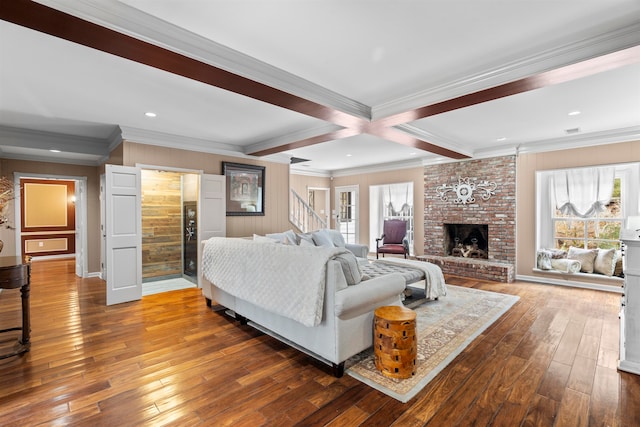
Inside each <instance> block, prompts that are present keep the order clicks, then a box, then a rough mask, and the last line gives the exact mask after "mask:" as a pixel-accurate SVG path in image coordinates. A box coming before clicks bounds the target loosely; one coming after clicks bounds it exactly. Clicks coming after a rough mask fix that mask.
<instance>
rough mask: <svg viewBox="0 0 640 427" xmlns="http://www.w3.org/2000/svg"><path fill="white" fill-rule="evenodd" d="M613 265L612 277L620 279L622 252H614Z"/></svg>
mask: <svg viewBox="0 0 640 427" xmlns="http://www.w3.org/2000/svg"><path fill="white" fill-rule="evenodd" d="M615 259H616V260H615V264H616V266H615V267H614V269H613V275H614V276H616V277H622V251H620V250H617V251H616V258H615Z"/></svg>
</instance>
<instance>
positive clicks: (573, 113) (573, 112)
mask: <svg viewBox="0 0 640 427" xmlns="http://www.w3.org/2000/svg"><path fill="white" fill-rule="evenodd" d="M578 114H580V111H578V110H576V111H571V112H569V115H570V116H577V115H578Z"/></svg>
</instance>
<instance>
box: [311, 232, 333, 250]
mask: <svg viewBox="0 0 640 427" xmlns="http://www.w3.org/2000/svg"><path fill="white" fill-rule="evenodd" d="M312 237H313V243H315V244H316V246H324V247H327V248H333V247H335V245H334V244H333V241H332V240H331V238H330V237H329V235H328V234H327V233H323V232H322V231H316V232H315V233H313V234H312Z"/></svg>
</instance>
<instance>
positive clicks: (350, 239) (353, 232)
mask: <svg viewBox="0 0 640 427" xmlns="http://www.w3.org/2000/svg"><path fill="white" fill-rule="evenodd" d="M335 191H336V201H335V203H336V204H335V206H336V209H337V214H336V218H335V221H336V224H335V225H336V229H337V230H339V231H340V233H342V236H343V237H344V241H345V242H346V243H358V221H359V220H358V218H359V212H358V186H357V185H351V186H345V187H336V190H335Z"/></svg>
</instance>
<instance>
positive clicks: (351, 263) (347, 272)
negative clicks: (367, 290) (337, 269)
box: [335, 252, 362, 285]
mask: <svg viewBox="0 0 640 427" xmlns="http://www.w3.org/2000/svg"><path fill="white" fill-rule="evenodd" d="M335 259H336V261H338V262H340V265H341V266H342V272H343V273H344V277H345V278H346V279H347V285H357V284H358V283H360V282H361V281H362V271H360V266H359V265H358V260H357V259H356V256H355V255H354V254H352V253H351V252H347V253H343V254H338V255H336V257H335Z"/></svg>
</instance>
